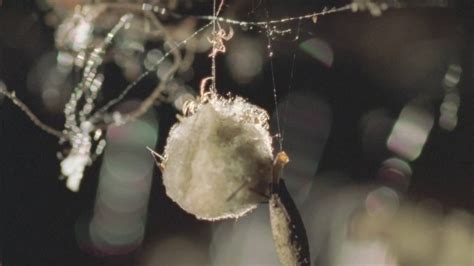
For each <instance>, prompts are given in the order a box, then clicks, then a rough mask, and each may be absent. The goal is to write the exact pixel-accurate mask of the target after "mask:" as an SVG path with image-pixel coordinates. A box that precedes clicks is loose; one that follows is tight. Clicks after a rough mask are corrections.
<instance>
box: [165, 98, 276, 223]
mask: <svg viewBox="0 0 474 266" xmlns="http://www.w3.org/2000/svg"><path fill="white" fill-rule="evenodd" d="M272 152H273V151H272V138H271V136H270V134H269V132H268V114H267V113H266V112H265V110H263V109H261V108H259V107H257V106H255V105H252V104H250V103H248V102H246V101H245V100H244V99H242V98H240V97H236V98H231V99H226V98H223V97H220V96H213V97H211V99H209V101H208V102H206V103H202V104H199V105H198V106H197V107H196V109H195V110H194V113H193V114H192V115H191V116H188V117H185V118H183V119H182V120H181V121H180V122H178V123H177V124H175V125H174V126H173V127H172V129H171V130H170V133H169V136H168V139H167V144H166V147H165V154H164V155H165V158H166V161H165V163H164V170H163V182H164V185H165V187H166V193H167V195H168V196H169V197H170V198H171V199H172V200H174V201H175V202H176V203H177V204H178V205H179V206H181V208H183V209H184V210H185V211H187V212H189V213H191V214H194V215H195V216H196V217H197V218H199V219H205V220H217V219H223V218H237V217H239V216H242V215H243V214H245V213H247V212H248V211H250V210H252V209H254V208H255V207H256V206H257V204H258V203H259V202H261V201H262V200H264V198H262V194H268V184H269V183H270V182H271V174H272V160H273V154H272Z"/></svg>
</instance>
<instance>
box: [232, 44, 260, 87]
mask: <svg viewBox="0 0 474 266" xmlns="http://www.w3.org/2000/svg"><path fill="white" fill-rule="evenodd" d="M226 61H227V66H228V68H229V70H230V74H231V75H232V78H233V79H234V80H235V81H236V82H238V83H240V84H245V83H248V82H250V81H251V80H252V79H253V78H254V77H255V76H256V75H257V74H259V73H260V72H261V71H262V65H263V51H262V49H261V44H260V43H259V42H258V41H257V40H255V39H254V38H236V39H234V40H232V42H231V43H230V44H229V50H228V52H227V56H226Z"/></svg>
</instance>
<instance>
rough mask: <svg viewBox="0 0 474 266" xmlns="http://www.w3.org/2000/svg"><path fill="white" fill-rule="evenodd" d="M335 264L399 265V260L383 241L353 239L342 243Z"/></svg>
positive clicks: (340, 265)
mask: <svg viewBox="0 0 474 266" xmlns="http://www.w3.org/2000/svg"><path fill="white" fill-rule="evenodd" d="M333 265H338V266H352V265H379V266H397V265H398V263H397V260H396V259H395V257H394V256H393V255H392V254H390V252H389V246H388V245H387V244H386V243H384V242H381V241H377V240H372V241H351V240H346V241H344V242H343V243H342V246H341V247H340V250H339V251H338V256H337V257H336V259H335V263H334V264H333Z"/></svg>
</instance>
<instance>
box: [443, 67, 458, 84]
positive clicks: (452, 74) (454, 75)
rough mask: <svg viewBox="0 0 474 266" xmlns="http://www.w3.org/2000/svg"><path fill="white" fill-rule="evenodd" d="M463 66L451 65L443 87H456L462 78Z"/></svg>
mask: <svg viewBox="0 0 474 266" xmlns="http://www.w3.org/2000/svg"><path fill="white" fill-rule="evenodd" d="M461 74H462V68H461V67H460V66H459V65H456V64H452V65H449V67H448V71H446V74H445V75H444V79H443V87H444V89H452V88H454V87H456V86H457V85H458V83H459V80H461Z"/></svg>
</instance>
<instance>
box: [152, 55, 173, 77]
mask: <svg viewBox="0 0 474 266" xmlns="http://www.w3.org/2000/svg"><path fill="white" fill-rule="evenodd" d="M172 66H173V64H172V63H171V62H170V61H169V60H165V61H163V62H162V63H161V64H159V65H158V69H157V70H156V76H157V77H158V78H159V79H160V80H164V79H165V78H166V75H168V73H169V72H170V69H171V67H172Z"/></svg>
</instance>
